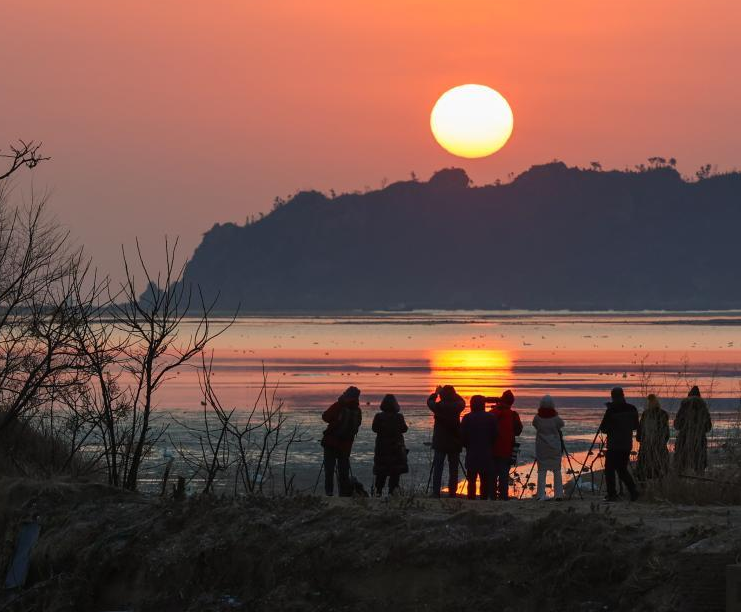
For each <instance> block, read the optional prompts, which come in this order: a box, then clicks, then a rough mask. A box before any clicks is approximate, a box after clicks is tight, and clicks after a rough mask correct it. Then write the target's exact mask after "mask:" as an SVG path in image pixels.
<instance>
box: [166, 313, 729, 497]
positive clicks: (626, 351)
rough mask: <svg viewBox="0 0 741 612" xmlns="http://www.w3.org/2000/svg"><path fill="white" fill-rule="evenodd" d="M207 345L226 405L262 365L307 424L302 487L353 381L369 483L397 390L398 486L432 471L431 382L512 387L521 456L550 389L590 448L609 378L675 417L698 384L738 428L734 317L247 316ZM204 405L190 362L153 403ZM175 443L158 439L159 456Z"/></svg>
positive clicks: (297, 458)
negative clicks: (358, 393)
mask: <svg viewBox="0 0 741 612" xmlns="http://www.w3.org/2000/svg"><path fill="white" fill-rule="evenodd" d="M185 331H186V332H187V329H186V330H185ZM211 349H212V350H213V352H214V353H213V355H214V362H213V363H214V378H213V382H214V385H215V387H216V389H217V391H218V393H219V396H220V399H221V401H222V404H223V405H224V406H225V407H229V408H233V407H236V408H237V409H238V410H242V409H246V408H247V407H252V405H253V403H254V401H255V399H256V397H257V394H258V392H259V389H260V387H261V384H262V376H263V367H264V368H265V371H266V372H267V376H268V384H269V385H270V386H271V387H275V386H277V391H276V397H278V398H280V399H282V400H283V401H284V402H285V406H286V409H287V410H288V411H289V412H290V415H291V418H292V419H293V420H294V421H300V422H301V423H302V424H303V425H304V426H305V427H306V428H307V429H308V435H307V438H308V441H306V442H303V443H301V444H299V445H298V446H297V447H296V452H295V453H294V454H293V463H292V469H295V470H296V471H297V473H298V484H299V485H301V486H304V487H307V486H309V487H311V486H313V483H314V480H315V478H316V475H317V473H318V470H319V467H320V466H321V447H320V446H319V444H318V442H317V440H318V439H319V438H320V437H321V432H322V429H323V423H322V422H321V420H320V414H321V411H322V410H324V409H326V407H327V406H328V405H329V404H330V403H331V402H332V401H333V400H334V399H335V398H336V397H337V395H338V394H339V393H340V392H341V391H342V390H343V389H344V388H346V387H347V386H349V385H351V384H353V385H356V386H358V387H359V388H360V389H361V390H362V392H363V395H362V397H361V400H362V402H361V404H362V405H363V406H364V409H365V413H364V414H365V416H364V419H365V420H364V425H365V426H364V427H363V428H362V429H361V432H360V434H359V436H358V439H357V442H356V445H355V453H354V462H353V470H354V473H355V475H356V476H358V477H359V478H360V479H361V480H363V481H364V482H366V483H370V474H371V468H372V456H373V443H374V435H373V434H372V432H370V421H371V420H372V416H373V414H374V413H375V411H376V409H377V406H378V403H379V401H380V399H381V397H382V396H383V395H384V394H385V393H394V394H396V396H397V398H398V399H399V401H400V403H401V405H402V409H403V411H404V413H405V415H406V417H407V421H408V423H409V425H410V433H409V434H408V435H407V446H408V448H409V450H410V454H409V457H410V463H411V465H410V467H411V473H410V474H409V475H408V476H407V477H406V483H407V485H411V484H414V485H416V486H419V485H420V484H421V486H422V487H424V485H425V484H426V482H427V478H428V474H429V448H428V446H426V445H425V443H426V442H428V441H429V439H430V436H431V424H432V421H431V418H430V414H429V412H428V410H427V408H426V406H425V400H426V398H427V395H428V394H429V393H430V392H431V391H432V390H433V389H434V388H435V386H436V385H437V384H453V385H455V386H456V388H457V389H458V391H459V393H461V395H463V396H464V397H465V398H466V399H468V398H469V397H470V396H471V395H473V394H474V393H482V394H484V395H498V394H500V393H501V392H502V391H504V390H505V389H512V390H513V391H514V393H515V395H516V396H517V401H516V404H515V408H516V409H517V410H518V411H519V412H520V414H521V416H522V420H523V423H525V425H526V427H525V432H524V434H523V436H522V440H521V441H522V450H521V462H522V463H524V464H527V463H528V462H529V461H531V458H532V454H533V433H534V432H533V429H532V427H530V421H531V419H532V416H533V414H534V413H535V410H536V408H537V404H538V400H539V398H540V397H541V396H542V395H543V394H545V393H550V394H551V395H553V396H554V398H555V400H556V404H557V408H558V409H559V411H560V413H561V415H562V416H563V417H564V419H565V420H566V422H567V429H566V431H565V434H566V441H567V445H568V447H569V450H571V451H572V452H575V453H583V452H584V451H585V450H586V448H587V447H588V446H589V442H590V441H591V440H592V438H593V436H594V431H595V429H596V427H597V423H598V421H599V418H600V416H601V414H602V412H603V409H604V402H605V401H606V400H607V399H608V397H609V391H610V389H611V388H612V387H613V386H615V385H621V386H623V387H624V388H625V390H626V395H627V396H628V397H629V398H630V399H631V400H632V401H633V402H634V403H636V405H637V406H638V407H639V409H640V408H642V407H643V400H642V397H644V396H645V395H646V393H647V392H654V393H657V394H658V395H659V396H660V397H661V398H662V404H663V406H664V407H665V408H666V409H667V410H668V411H670V412H674V411H676V409H677V408H678V406H679V401H680V399H681V398H682V397H684V396H685V395H686V393H687V390H688V389H689V387H690V386H691V385H693V384H697V385H699V386H700V388H701V390H702V391H703V395H704V396H705V397H706V399H708V400H709V403H710V408H711V412H712V413H713V416H714V418H715V420H716V422H717V425H718V427H717V428H716V431H715V435H716V436H718V437H721V436H722V435H725V430H726V428H727V427H729V426H731V425H732V424H733V422H735V418H736V414H735V413H736V410H737V408H738V405H739V397H740V396H741V386H740V383H741V312H717V313H643V314H627V313H611V314H595V313H540V312H539V313H532V312H513V311H509V312H502V313H497V312H455V313H451V312H414V313H394V314H385V313H384V314H361V315H345V316H331V317H329V316H322V317H280V318H278V317H270V318H266V317H245V318H240V319H238V320H237V321H236V322H235V323H234V324H233V325H232V326H231V327H230V328H229V329H228V330H227V331H226V332H225V333H224V334H223V335H221V336H220V337H219V338H217V339H216V340H215V341H214V342H213V344H212V346H211ZM201 400H202V395H201V392H200V388H199V384H198V377H197V375H196V373H195V370H194V369H193V368H183V369H182V370H181V371H180V372H178V373H177V375H176V376H175V377H174V378H173V380H171V381H169V382H168V383H167V384H166V386H165V387H164V388H163V389H162V390H161V392H160V395H159V408H160V410H161V411H162V412H163V413H169V414H172V415H174V416H175V417H176V418H177V419H178V420H179V421H181V422H185V423H188V424H191V425H196V426H197V424H198V421H199V419H200V418H201V417H200V416H199V415H200V412H201V411H202V410H203V409H202V406H201V403H200V402H201ZM171 433H172V438H173V440H174V441H176V442H178V441H181V442H182V443H184V444H186V445H187V444H190V443H192V440H190V438H189V437H188V436H187V435H185V433H184V432H183V430H182V428H181V427H179V426H178V425H175V426H173V427H172V429H171ZM189 440H190V441H189ZM170 443H171V442H170V441H169V440H168V441H163V444H162V445H161V448H160V451H164V447H165V446H166V445H167V444H170ZM154 459H156V458H153V460H154ZM525 468H527V465H526V466H525ZM402 482H404V481H402Z"/></svg>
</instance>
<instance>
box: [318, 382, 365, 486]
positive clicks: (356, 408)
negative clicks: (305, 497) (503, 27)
mask: <svg viewBox="0 0 741 612" xmlns="http://www.w3.org/2000/svg"><path fill="white" fill-rule="evenodd" d="M322 420H323V421H324V422H326V423H328V425H327V429H325V430H324V435H323V436H322V446H323V447H324V492H325V493H326V494H327V495H332V494H333V492H334V470H335V465H336V466H337V484H338V488H339V493H340V495H341V496H343V497H348V496H350V495H352V491H351V487H350V452H351V451H352V444H353V441H354V440H355V436H356V435H357V433H358V429H360V424H361V423H362V421H363V415H362V413H361V412H360V389H358V388H357V387H348V388H347V389H346V390H345V392H344V393H343V394H342V395H340V397H339V398H337V401H336V402H335V403H334V404H332V405H331V406H330V407H329V408H327V410H325V411H324V413H323V414H322Z"/></svg>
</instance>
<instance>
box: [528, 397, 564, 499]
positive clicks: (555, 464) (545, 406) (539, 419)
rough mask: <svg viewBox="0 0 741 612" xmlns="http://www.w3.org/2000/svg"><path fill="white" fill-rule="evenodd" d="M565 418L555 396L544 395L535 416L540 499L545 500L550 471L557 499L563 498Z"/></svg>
mask: <svg viewBox="0 0 741 612" xmlns="http://www.w3.org/2000/svg"><path fill="white" fill-rule="evenodd" d="M563 426H564V422H563V419H562V418H561V417H560V416H558V412H556V406H555V404H554V402H553V398H552V397H551V396H550V395H545V396H543V399H541V400H540V407H539V408H538V413H537V414H536V415H535V417H534V418H533V427H534V428H535V431H536V432H537V433H536V436H535V461H536V462H537V464H538V493H537V498H538V500H539V501H545V500H546V499H548V496H547V495H546V493H545V481H546V478H547V477H548V472H553V492H554V497H555V499H557V500H562V499H563V479H562V476H561V430H562V429H563Z"/></svg>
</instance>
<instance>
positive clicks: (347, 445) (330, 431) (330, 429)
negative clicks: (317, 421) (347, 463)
mask: <svg viewBox="0 0 741 612" xmlns="http://www.w3.org/2000/svg"><path fill="white" fill-rule="evenodd" d="M343 409H347V410H350V411H357V415H356V416H357V418H358V420H359V422H362V421H363V414H362V412H361V410H360V403H359V402H358V400H356V399H353V400H351V399H343V398H340V399H338V400H337V401H336V402H335V403H334V404H332V405H331V406H330V407H329V408H327V409H326V410H325V411H324V412H323V413H322V420H323V421H324V422H325V423H328V425H327V429H325V430H324V436H322V446H324V447H326V448H333V449H335V450H337V451H339V452H340V453H342V454H344V455H349V454H350V451H351V450H352V443H353V441H354V440H355V437H354V436H353V437H352V438H340V437H338V436H337V435H336V432H337V429H338V427H339V424H340V417H341V416H342V410H343Z"/></svg>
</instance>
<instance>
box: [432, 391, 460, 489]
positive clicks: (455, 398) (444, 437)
mask: <svg viewBox="0 0 741 612" xmlns="http://www.w3.org/2000/svg"><path fill="white" fill-rule="evenodd" d="M427 407H428V408H429V409H430V410H431V411H432V414H434V415H435V425H434V427H433V429H432V449H433V450H434V451H435V455H434V457H433V460H432V496H433V497H440V487H441V486H442V479H443V467H444V464H445V459H446V458H447V460H448V497H455V494H456V491H457V489H458V462H459V461H460V454H461V449H462V447H463V446H462V444H461V432H460V427H461V422H460V419H461V412H463V409H464V408H465V407H466V402H465V400H464V399H463V398H462V397H461V396H460V395H458V394H457V393H456V392H455V389H454V388H453V386H452V385H445V386H443V387H441V386H438V387H437V389H435V392H434V393H433V394H431V395H430V397H429V398H427Z"/></svg>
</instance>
